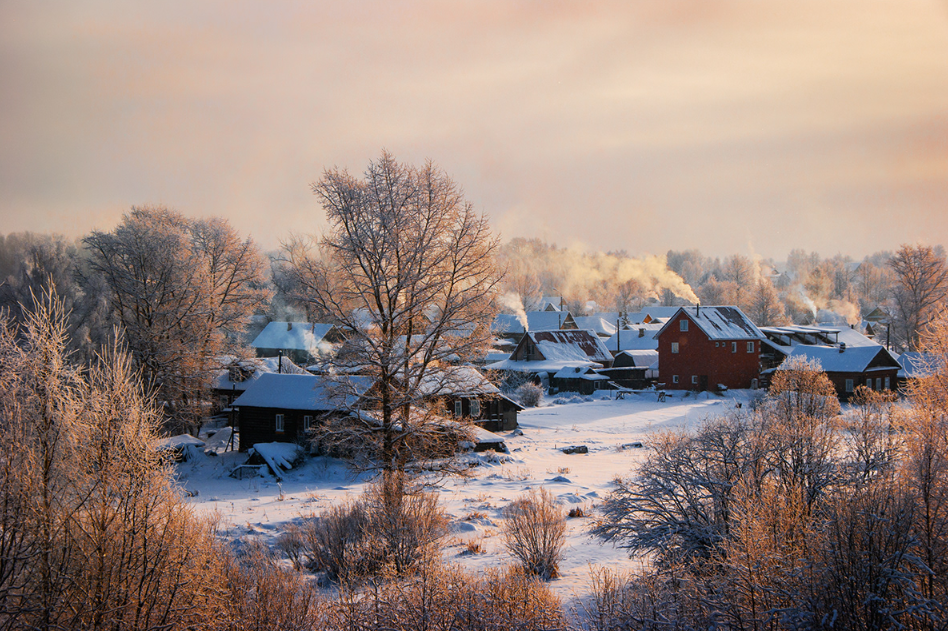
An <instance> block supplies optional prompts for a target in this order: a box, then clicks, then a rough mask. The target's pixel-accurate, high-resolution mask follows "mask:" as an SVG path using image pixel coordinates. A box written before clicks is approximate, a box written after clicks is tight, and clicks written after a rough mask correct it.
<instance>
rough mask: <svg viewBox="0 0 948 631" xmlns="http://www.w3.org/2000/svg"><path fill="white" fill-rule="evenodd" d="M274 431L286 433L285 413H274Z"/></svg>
mask: <svg viewBox="0 0 948 631" xmlns="http://www.w3.org/2000/svg"><path fill="white" fill-rule="evenodd" d="M273 431H275V432H276V433H277V434H284V433H286V418H285V417H284V415H283V414H274V415H273Z"/></svg>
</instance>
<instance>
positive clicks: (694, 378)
mask: <svg viewBox="0 0 948 631" xmlns="http://www.w3.org/2000/svg"><path fill="white" fill-rule="evenodd" d="M691 383H692V385H695V386H696V385H698V375H691Z"/></svg>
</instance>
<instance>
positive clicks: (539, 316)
mask: <svg viewBox="0 0 948 631" xmlns="http://www.w3.org/2000/svg"><path fill="white" fill-rule="evenodd" d="M568 316H569V311H527V329H526V330H528V331H550V330H554V329H559V328H560V327H561V326H562V325H563V323H564V322H565V321H566V318H567V317H568ZM521 318H523V316H522V315H516V314H512V313H500V314H498V315H497V317H496V318H494V321H493V322H492V323H491V325H490V330H491V331H493V332H494V333H525V332H526V331H525V330H524V328H523V322H521Z"/></svg>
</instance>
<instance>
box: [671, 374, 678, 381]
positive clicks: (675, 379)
mask: <svg viewBox="0 0 948 631" xmlns="http://www.w3.org/2000/svg"><path fill="white" fill-rule="evenodd" d="M672 383H678V375H672Z"/></svg>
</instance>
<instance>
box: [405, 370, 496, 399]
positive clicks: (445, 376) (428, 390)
mask: <svg viewBox="0 0 948 631" xmlns="http://www.w3.org/2000/svg"><path fill="white" fill-rule="evenodd" d="M419 390H420V391H421V393H422V394H424V395H426V396H430V395H437V396H443V395H472V394H474V395H477V394H499V393H500V389H499V388H498V387H497V386H495V385H494V384H492V383H491V382H490V381H489V380H488V379H487V377H485V376H484V375H483V374H481V372H480V371H479V370H478V369H476V368H474V367H473V366H448V367H445V368H444V369H441V370H429V371H428V372H427V373H426V374H425V376H424V378H423V379H422V380H421V385H420V387H419Z"/></svg>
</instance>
